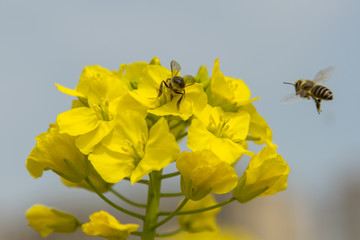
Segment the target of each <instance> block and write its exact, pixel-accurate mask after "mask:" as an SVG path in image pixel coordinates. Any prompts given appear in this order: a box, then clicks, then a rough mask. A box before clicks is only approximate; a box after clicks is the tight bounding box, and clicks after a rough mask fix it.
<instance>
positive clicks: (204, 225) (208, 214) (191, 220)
mask: <svg viewBox="0 0 360 240" xmlns="http://www.w3.org/2000/svg"><path fill="white" fill-rule="evenodd" d="M215 204H216V201H215V199H214V197H213V196H212V195H207V196H206V197H204V198H203V199H201V200H199V201H191V200H189V201H188V202H187V203H186V205H185V206H184V207H183V208H182V211H191V210H196V209H201V208H206V207H210V206H213V205H215ZM218 212H220V208H215V209H212V210H208V211H204V212H199V213H195V214H186V215H179V216H178V221H179V225H180V227H181V228H182V229H183V230H185V231H188V232H193V233H194V232H202V231H216V230H218V227H217V225H216V218H215V216H216V214H217V213H218Z"/></svg>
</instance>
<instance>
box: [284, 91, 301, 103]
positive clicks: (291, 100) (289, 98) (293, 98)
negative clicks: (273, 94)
mask: <svg viewBox="0 0 360 240" xmlns="http://www.w3.org/2000/svg"><path fill="white" fill-rule="evenodd" d="M299 99H300V98H299V96H297V95H296V94H295V93H292V94H290V95H287V96H285V97H284V98H283V99H281V103H284V104H285V103H286V104H287V103H294V102H297V101H299Z"/></svg>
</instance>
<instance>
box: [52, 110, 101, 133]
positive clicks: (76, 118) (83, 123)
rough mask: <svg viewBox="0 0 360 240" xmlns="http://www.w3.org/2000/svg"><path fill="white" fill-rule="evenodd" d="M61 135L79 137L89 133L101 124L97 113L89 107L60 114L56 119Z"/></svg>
mask: <svg viewBox="0 0 360 240" xmlns="http://www.w3.org/2000/svg"><path fill="white" fill-rule="evenodd" d="M56 122H57V124H58V125H59V129H60V130H59V131H60V133H67V134H69V135H71V136H78V135H81V134H85V133H88V132H90V131H92V130H94V129H95V128H97V127H98V126H99V124H100V120H99V119H98V117H97V116H96V113H95V112H94V111H93V110H92V109H91V108H87V107H79V108H73V109H70V110H69V111H66V112H63V113H60V114H59V115H58V117H57V119H56Z"/></svg>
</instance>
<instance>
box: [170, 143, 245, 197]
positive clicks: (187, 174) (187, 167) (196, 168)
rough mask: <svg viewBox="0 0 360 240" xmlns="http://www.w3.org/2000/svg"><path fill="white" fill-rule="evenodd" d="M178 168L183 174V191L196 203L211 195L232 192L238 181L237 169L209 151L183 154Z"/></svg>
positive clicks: (178, 161) (177, 161)
mask: <svg viewBox="0 0 360 240" xmlns="http://www.w3.org/2000/svg"><path fill="white" fill-rule="evenodd" d="M176 167H177V169H178V170H179V172H180V173H181V191H182V192H183V194H184V195H185V197H186V198H188V199H191V200H194V201H197V200H200V199H202V198H204V197H205V196H206V195H208V194H209V193H216V194H223V193H227V192H230V191H231V190H232V189H233V188H234V187H235V186H236V183H237V180H238V176H237V174H236V171H235V169H234V168H233V167H232V166H230V165H229V164H228V163H226V162H224V161H222V160H220V158H218V157H217V156H216V155H215V154H214V153H213V152H211V151H209V150H202V151H196V152H187V151H184V152H182V153H181V154H180V155H179V158H178V159H177V160H176Z"/></svg>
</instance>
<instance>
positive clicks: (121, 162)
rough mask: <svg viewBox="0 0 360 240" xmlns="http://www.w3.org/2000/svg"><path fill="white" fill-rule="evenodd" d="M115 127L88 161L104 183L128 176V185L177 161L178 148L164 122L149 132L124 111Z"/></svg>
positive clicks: (134, 114)
mask: <svg viewBox="0 0 360 240" xmlns="http://www.w3.org/2000/svg"><path fill="white" fill-rule="evenodd" d="M118 126H119V127H117V128H115V129H114V130H113V131H112V132H111V134H109V136H107V137H106V138H105V139H104V141H103V142H102V145H101V146H99V147H97V148H96V149H95V150H94V151H93V152H92V153H91V154H90V155H89V160H90V161H91V163H92V164H93V166H94V168H95V169H96V171H97V172H98V173H99V174H100V176H101V177H102V178H103V179H104V180H105V181H107V182H111V183H116V182H118V181H121V180H122V179H123V178H124V177H128V176H130V179H131V182H132V183H135V182H137V181H139V180H140V179H141V178H143V177H144V176H145V175H147V174H148V173H150V172H151V171H154V170H155V171H159V170H161V169H162V168H164V167H166V166H167V165H169V164H170V163H171V162H173V161H175V159H176V158H177V156H178V154H179V151H180V148H179V146H178V145H177V143H176V140H175V138H174V136H173V135H172V134H171V133H170V132H169V127H168V124H167V122H166V120H165V119H164V118H160V119H159V120H158V121H157V122H156V123H155V124H154V125H153V126H152V127H151V128H150V130H148V127H147V125H146V121H145V119H144V118H143V117H142V116H141V115H140V114H138V113H137V112H134V111H123V112H122V114H121V118H119V124H118Z"/></svg>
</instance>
